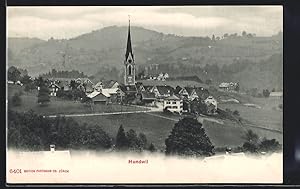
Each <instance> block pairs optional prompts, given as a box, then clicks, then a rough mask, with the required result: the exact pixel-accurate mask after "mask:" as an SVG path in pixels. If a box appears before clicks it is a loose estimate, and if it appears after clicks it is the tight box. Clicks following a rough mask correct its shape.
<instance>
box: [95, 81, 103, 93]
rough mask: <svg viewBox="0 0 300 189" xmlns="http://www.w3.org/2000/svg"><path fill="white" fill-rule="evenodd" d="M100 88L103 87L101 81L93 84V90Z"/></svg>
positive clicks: (99, 89)
mask: <svg viewBox="0 0 300 189" xmlns="http://www.w3.org/2000/svg"><path fill="white" fill-rule="evenodd" d="M102 89H103V83H102V82H101V81H99V82H98V83H96V85H94V90H96V91H101V90H102Z"/></svg>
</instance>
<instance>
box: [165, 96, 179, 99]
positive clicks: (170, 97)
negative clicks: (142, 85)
mask: <svg viewBox="0 0 300 189" xmlns="http://www.w3.org/2000/svg"><path fill="white" fill-rule="evenodd" d="M165 99H166V100H181V99H180V98H179V97H178V96H176V95H171V96H169V97H167V98H165Z"/></svg>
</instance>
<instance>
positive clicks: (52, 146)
mask: <svg viewBox="0 0 300 189" xmlns="http://www.w3.org/2000/svg"><path fill="white" fill-rule="evenodd" d="M50 151H51V152H52V153H54V151H55V145H54V144H50Z"/></svg>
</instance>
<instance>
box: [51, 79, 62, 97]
mask: <svg viewBox="0 0 300 189" xmlns="http://www.w3.org/2000/svg"><path fill="white" fill-rule="evenodd" d="M48 88H49V90H50V96H56V93H57V91H58V90H59V89H60V86H59V85H57V84H56V83H54V82H52V83H51V84H50V85H49V87H48Z"/></svg>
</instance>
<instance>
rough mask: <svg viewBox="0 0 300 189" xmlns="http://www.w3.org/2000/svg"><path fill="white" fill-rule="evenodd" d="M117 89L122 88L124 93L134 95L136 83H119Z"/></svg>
mask: <svg viewBox="0 0 300 189" xmlns="http://www.w3.org/2000/svg"><path fill="white" fill-rule="evenodd" d="M119 89H120V90H122V91H123V92H124V93H125V94H126V95H128V94H131V95H136V94H137V92H138V90H137V88H136V85H119Z"/></svg>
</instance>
